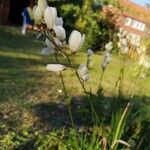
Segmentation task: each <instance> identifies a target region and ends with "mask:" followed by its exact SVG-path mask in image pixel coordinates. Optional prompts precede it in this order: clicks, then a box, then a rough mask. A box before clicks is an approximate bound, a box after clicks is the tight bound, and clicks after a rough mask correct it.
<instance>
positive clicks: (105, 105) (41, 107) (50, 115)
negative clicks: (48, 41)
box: [32, 95, 150, 129]
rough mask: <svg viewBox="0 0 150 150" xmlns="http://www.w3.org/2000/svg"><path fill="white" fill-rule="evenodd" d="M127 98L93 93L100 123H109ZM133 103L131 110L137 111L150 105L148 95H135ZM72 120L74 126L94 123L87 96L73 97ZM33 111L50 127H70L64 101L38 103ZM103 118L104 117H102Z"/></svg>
mask: <svg viewBox="0 0 150 150" xmlns="http://www.w3.org/2000/svg"><path fill="white" fill-rule="evenodd" d="M128 102H129V101H128V100H127V99H119V100H118V99H116V97H102V98H99V97H97V96H94V95H93V101H92V103H93V106H94V109H95V111H96V113H97V115H98V117H99V120H100V122H101V123H104V124H105V125H106V126H107V124H110V122H111V119H112V118H111V117H112V113H116V112H119V111H120V110H124V109H125V107H126V105H127V103H128ZM131 103H132V104H133V107H132V112H133V114H134V113H135V112H138V111H139V110H140V109H141V108H142V107H143V106H144V105H149V106H150V98H149V97H135V98H133V99H132V100H131ZM70 107H71V111H72V116H73V120H74V123H75V126H76V127H82V126H84V127H90V126H91V127H92V126H93V125H94V124H95V123H96V117H95V116H94V114H92V110H91V105H90V104H89V102H88V100H87V97H74V98H73V100H72V103H71V105H70ZM32 110H33V113H34V114H35V115H36V116H37V117H38V118H39V119H40V121H41V122H42V123H44V124H46V126H47V127H50V128H51V129H59V128H64V127H71V126H72V124H71V121H70V117H69V112H68V106H67V105H66V104H65V103H63V102H62V103H54V102H49V103H39V104H37V105H34V106H33V108H32ZM104 118H105V119H104Z"/></svg>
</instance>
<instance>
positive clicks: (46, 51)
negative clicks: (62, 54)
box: [41, 47, 56, 56]
mask: <svg viewBox="0 0 150 150" xmlns="http://www.w3.org/2000/svg"><path fill="white" fill-rule="evenodd" d="M55 53H56V51H55V50H54V49H51V48H49V47H46V48H44V49H43V50H42V51H41V55H44V56H47V55H50V54H55Z"/></svg>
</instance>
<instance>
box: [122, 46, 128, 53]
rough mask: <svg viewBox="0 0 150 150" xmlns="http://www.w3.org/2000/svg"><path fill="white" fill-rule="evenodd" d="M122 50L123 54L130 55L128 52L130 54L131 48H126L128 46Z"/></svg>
mask: <svg viewBox="0 0 150 150" xmlns="http://www.w3.org/2000/svg"><path fill="white" fill-rule="evenodd" d="M121 50H122V51H121V52H122V54H128V52H129V48H128V47H126V46H123V47H122V49H121Z"/></svg>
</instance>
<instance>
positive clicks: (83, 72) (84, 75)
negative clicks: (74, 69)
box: [78, 64, 90, 81]
mask: <svg viewBox="0 0 150 150" xmlns="http://www.w3.org/2000/svg"><path fill="white" fill-rule="evenodd" d="M78 73H79V75H80V77H81V79H82V80H84V81H87V80H89V78H90V75H89V71H88V68H87V66H86V65H85V64H81V65H80V66H79V68H78Z"/></svg>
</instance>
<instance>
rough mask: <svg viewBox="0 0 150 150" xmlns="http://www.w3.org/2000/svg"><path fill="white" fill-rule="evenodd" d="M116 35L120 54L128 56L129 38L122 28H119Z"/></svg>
mask: <svg viewBox="0 0 150 150" xmlns="http://www.w3.org/2000/svg"><path fill="white" fill-rule="evenodd" d="M117 35H118V38H119V42H118V47H119V48H120V50H121V53H122V54H128V52H129V44H130V42H129V39H130V36H129V35H128V33H127V32H126V31H124V30H123V29H122V28H120V30H119V33H118V34H117Z"/></svg>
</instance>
